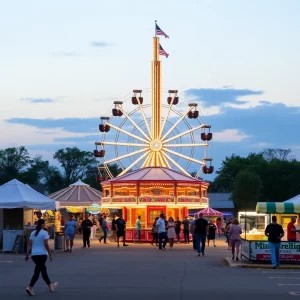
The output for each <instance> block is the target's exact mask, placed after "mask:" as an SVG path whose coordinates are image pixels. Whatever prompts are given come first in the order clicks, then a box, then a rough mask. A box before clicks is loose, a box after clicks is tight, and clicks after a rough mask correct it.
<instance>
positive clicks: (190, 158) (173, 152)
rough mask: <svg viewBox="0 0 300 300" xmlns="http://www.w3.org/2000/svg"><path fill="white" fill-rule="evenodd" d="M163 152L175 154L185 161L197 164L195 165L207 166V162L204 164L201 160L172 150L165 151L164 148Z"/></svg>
mask: <svg viewBox="0 0 300 300" xmlns="http://www.w3.org/2000/svg"><path fill="white" fill-rule="evenodd" d="M163 150H164V151H166V152H168V153H171V154H174V155H176V156H178V157H181V158H183V159H186V160H190V161H192V162H195V163H197V164H200V165H205V162H203V161H201V160H198V159H195V158H193V157H189V156H186V155H183V154H181V153H178V152H176V151H173V150H170V149H165V148H164V149H163Z"/></svg>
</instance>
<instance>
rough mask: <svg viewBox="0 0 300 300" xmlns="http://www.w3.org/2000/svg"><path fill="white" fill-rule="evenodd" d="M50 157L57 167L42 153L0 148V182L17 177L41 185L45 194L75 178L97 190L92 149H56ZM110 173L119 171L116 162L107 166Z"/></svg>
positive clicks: (60, 187)
mask: <svg viewBox="0 0 300 300" xmlns="http://www.w3.org/2000/svg"><path fill="white" fill-rule="evenodd" d="M53 159H54V161H55V162H57V164H58V166H54V165H50V163H49V161H47V160H43V158H42V156H40V155H37V156H35V157H34V158H32V157H30V155H29V152H28V150H27V149H26V148H25V147H24V146H20V147H12V148H6V149H2V150H0V185H2V184H4V183H6V182H8V181H10V180H12V179H18V180H20V181H22V182H24V183H26V184H29V185H39V184H43V185H44V186H45V188H46V191H47V192H48V193H53V192H56V191H58V190H60V189H62V188H65V187H68V186H69V185H70V184H72V183H74V182H76V181H77V180H78V179H81V180H83V181H84V182H85V183H87V184H89V185H90V186H92V187H94V188H96V189H99V190H101V185H100V184H99V183H98V182H96V175H97V166H98V163H97V160H96V159H95V157H94V155H93V153H92V152H89V151H82V150H80V149H78V148H77V147H68V148H64V149H59V150H57V151H56V152H55V153H54V155H53ZM110 171H111V172H112V174H113V175H115V176H116V175H117V174H119V172H120V169H119V168H118V165H117V164H113V165H111V166H110Z"/></svg>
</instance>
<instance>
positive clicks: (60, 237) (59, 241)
mask: <svg viewBox="0 0 300 300" xmlns="http://www.w3.org/2000/svg"><path fill="white" fill-rule="evenodd" d="M64 235H65V234H64V232H56V234H55V243H54V247H55V250H62V249H63V246H64V243H63V241H64Z"/></svg>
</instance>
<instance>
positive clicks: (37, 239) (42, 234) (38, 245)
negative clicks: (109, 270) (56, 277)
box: [25, 219, 58, 296]
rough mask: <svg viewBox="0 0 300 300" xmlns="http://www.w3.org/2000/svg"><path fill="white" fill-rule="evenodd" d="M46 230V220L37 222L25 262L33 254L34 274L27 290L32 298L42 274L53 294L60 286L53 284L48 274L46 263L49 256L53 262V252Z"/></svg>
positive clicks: (56, 283)
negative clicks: (34, 288)
mask: <svg viewBox="0 0 300 300" xmlns="http://www.w3.org/2000/svg"><path fill="white" fill-rule="evenodd" d="M44 229H45V220H43V219H40V220H38V221H37V224H36V229H35V230H34V231H33V232H32V233H31V235H30V238H29V242H28V246H27V251H26V257H25V260H26V261H28V260H29V253H30V252H31V259H32V261H33V262H34V263H35V269H34V274H33V276H32V278H31V281H30V283H29V286H28V287H27V288H26V293H27V294H28V295H30V296H33V295H34V292H33V287H34V285H35V283H36V282H37V281H38V279H39V276H40V273H42V277H43V279H44V281H45V282H46V284H47V286H48V287H49V290H50V291H51V292H53V291H54V290H55V288H56V287H57V285H58V282H53V283H52V282H51V280H50V279H49V276H48V273H47V267H46V265H45V264H46V261H47V258H48V255H49V260H50V262H51V261H52V256H51V251H50V247H49V244H48V240H49V234H48V232H47V231H45V230H44Z"/></svg>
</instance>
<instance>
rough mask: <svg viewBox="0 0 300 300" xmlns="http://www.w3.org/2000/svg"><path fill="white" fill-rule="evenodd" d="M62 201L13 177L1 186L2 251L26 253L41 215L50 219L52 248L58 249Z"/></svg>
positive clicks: (48, 226)
mask: <svg viewBox="0 0 300 300" xmlns="http://www.w3.org/2000/svg"><path fill="white" fill-rule="evenodd" d="M58 207H59V202H55V201H54V200H52V199H50V198H48V197H46V196H44V195H42V194H40V193H39V192H37V191H35V190H34V189H32V188H31V187H30V186H28V185H26V184H23V183H22V182H20V181H18V180H17V179H13V180H11V181H9V182H7V183H6V184H3V185H2V186H1V187H0V237H1V246H2V247H1V248H2V252H3V253H4V252H12V251H14V252H16V253H18V252H20V253H23V252H24V251H25V248H26V243H27V241H28V239H29V236H30V234H31V232H32V231H33V230H35V222H36V220H37V219H38V218H45V219H46V226H47V230H48V233H49V237H50V248H51V250H55V249H54V239H55V226H54V224H55V214H56V209H57V208H58Z"/></svg>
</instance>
